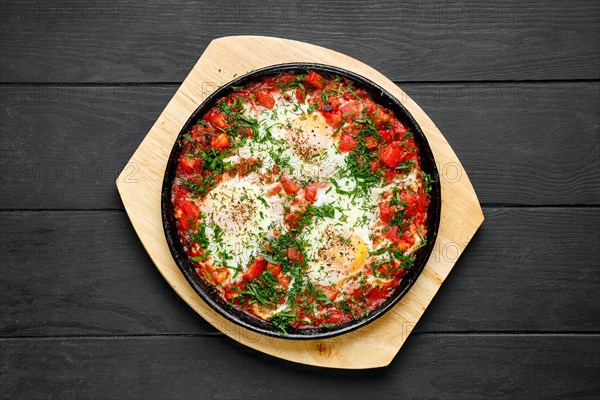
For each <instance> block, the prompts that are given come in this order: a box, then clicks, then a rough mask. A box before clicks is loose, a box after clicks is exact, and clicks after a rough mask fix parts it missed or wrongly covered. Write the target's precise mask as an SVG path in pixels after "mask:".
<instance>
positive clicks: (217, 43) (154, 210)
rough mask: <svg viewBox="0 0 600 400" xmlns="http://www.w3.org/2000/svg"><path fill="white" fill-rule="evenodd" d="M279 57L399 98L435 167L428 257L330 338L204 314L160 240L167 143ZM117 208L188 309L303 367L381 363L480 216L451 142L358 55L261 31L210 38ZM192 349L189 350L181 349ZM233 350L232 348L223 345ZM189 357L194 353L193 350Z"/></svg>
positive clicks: (131, 172)
mask: <svg viewBox="0 0 600 400" xmlns="http://www.w3.org/2000/svg"><path fill="white" fill-rule="evenodd" d="M288 62H317V63H323V64H329V65H334V66H338V67H341V68H345V69H347V70H350V71H354V72H356V73H358V74H361V75H363V76H365V77H366V78H368V79H370V80H372V81H373V82H375V83H377V84H378V85H380V86H382V87H383V88H385V89H386V90H387V91H388V92H389V93H391V94H392V95H394V96H395V97H396V98H397V99H399V100H400V101H401V102H402V104H404V106H405V107H406V108H407V109H408V111H409V112H410V113H411V114H412V115H413V116H414V118H415V119H416V121H417V122H418V123H419V125H420V126H421V128H422V129H423V132H424V133H425V135H426V136H427V139H428V141H429V144H430V146H431V149H432V150H433V154H434V156H435V159H436V163H437V165H438V169H439V173H440V180H441V182H440V183H441V188H442V215H441V221H440V229H439V233H438V238H437V241H436V244H435V247H434V249H433V252H432V255H431V257H430V259H429V261H428V263H427V265H426V267H425V269H424V270H423V272H422V273H421V275H420V277H419V279H418V280H417V281H416V282H415V284H414V285H413V287H412V288H411V290H410V291H409V292H408V293H407V294H406V296H405V297H404V298H403V299H402V300H401V301H400V302H399V303H398V304H397V305H396V306H395V307H394V308H393V309H392V310H390V311H389V312H388V313H386V314H385V315H384V316H382V317H381V318H379V319H378V320H376V321H375V322H373V323H371V324H369V325H367V326H365V327H363V328H361V329H358V330H356V331H354V332H350V333H347V334H345V335H341V336H338V337H334V338H330V339H323V340H308V341H292V340H286V339H276V338H272V337H267V336H264V335H261V334H258V333H255V332H252V331H249V330H247V329H244V328H241V327H239V326H237V325H235V324H233V323H232V322H229V321H228V320H226V319H225V318H223V317H221V316H220V315H218V314H217V313H216V312H215V311H213V310H212V309H211V308H210V307H209V306H208V305H206V303H204V301H202V300H201V299H200V297H199V296H198V295H197V294H196V293H195V292H194V290H193V289H192V288H191V286H190V285H189V284H188V282H187V281H186V279H185V278H184V276H183V275H182V274H181V272H180V271H179V269H178V268H177V265H176V264H175V261H174V260H173V258H172V257H171V253H170V251H169V248H168V246H167V242H166V240H165V235H164V232H163V226H162V219H161V211H160V193H161V186H162V181H163V175H164V172H165V167H166V164H167V159H168V157H169V153H170V151H171V148H172V146H173V144H174V142H175V139H176V137H177V135H178V134H179V131H180V130H181V128H182V127H183V125H184V123H185V122H186V120H187V119H188V118H189V117H190V115H191V114H192V113H193V111H194V110H195V109H196V108H197V107H198V105H199V104H200V103H201V102H202V101H203V100H204V99H205V98H206V97H207V96H208V95H209V94H210V93H211V92H213V91H214V90H215V89H217V88H218V87H219V86H221V85H222V84H224V83H226V82H228V81H230V80H232V79H233V78H234V77H236V76H239V75H242V74H245V73H247V72H250V71H251V70H253V69H256V68H260V67H266V66H269V65H274V64H281V63H288ZM117 188H118V190H119V193H120V195H121V199H122V200H123V204H124V206H125V209H126V210H127V214H128V215H129V218H130V220H131V223H132V224H133V227H134V228H135V230H136V232H137V234H138V236H139V238H140V240H141V241H142V244H143V245H144V247H145V248H146V251H147V252H148V254H149V255H150V257H151V258H152V260H153V261H154V264H155V265H156V267H157V268H158V270H159V271H160V273H161V274H162V275H163V277H164V278H165V279H166V280H167V282H169V284H170V285H171V286H172V287H173V289H174V290H175V292H177V294H178V295H179V296H181V297H182V298H183V299H184V300H185V301H186V303H187V304H189V305H190V306H191V307H192V308H193V309H194V310H196V312H197V313H198V314H200V315H201V316H202V317H203V318H204V319H205V320H207V321H208V322H209V323H210V324H211V325H213V326H214V327H215V328H217V329H219V330H220V331H221V332H223V333H224V334H226V335H227V336H229V337H230V338H232V339H233V340H236V341H238V342H240V343H242V344H244V345H246V346H249V347H252V348H254V349H256V350H259V351H262V352H264V353H267V354H270V355H272V356H275V357H279V358H283V359H286V360H289V361H294V362H298V363H303V364H310V365H316V366H322V367H331V368H375V367H383V366H386V365H388V364H389V363H390V362H391V361H392V360H393V358H394V356H395V355H396V354H397V353H398V350H400V347H402V344H403V343H404V341H405V340H406V338H407V337H408V335H409V334H410V333H411V331H412V330H413V328H414V326H415V324H416V323H417V321H418V320H419V318H421V316H422V315H423V313H424V312H425V309H426V308H427V306H428V305H429V303H430V302H431V300H432V299H433V296H434V295H435V294H436V293H437V291H438V289H439V288H440V286H441V285H442V283H443V282H444V280H445V279H446V277H447V276H448V274H449V273H450V270H452V267H453V266H454V264H455V263H456V261H457V260H458V257H459V256H460V254H461V253H462V251H463V250H464V249H465V247H466V246H467V244H468V243H469V241H470V240H471V238H472V237H473V235H474V234H475V232H476V231H477V229H478V228H479V226H480V225H481V223H482V222H483V213H482V211H481V207H480V205H479V201H478V200H477V196H476V194H475V191H474V190H473V187H472V185H471V182H470V180H469V177H468V176H467V174H466V172H465V170H464V168H463V167H462V165H461V163H460V161H459V160H458V158H457V157H456V155H455V154H454V151H452V148H451V147H450V145H449V144H448V142H447V141H446V139H445V138H444V136H443V135H442V134H441V132H440V131H439V130H438V129H437V127H436V126H435V124H434V123H433V122H432V121H431V120H430V119H429V117H428V116H427V115H426V114H425V112H423V110H421V108H420V107H419V106H418V105H417V104H416V103H415V102H414V101H413V100H412V99H411V98H410V97H408V96H407V95H406V93H404V92H403V91H402V90H401V89H400V88H398V86H396V85H395V84H394V83H393V82H392V81H390V80H389V79H388V78H386V77H385V76H383V75H382V74H381V73H379V72H377V71H376V70H374V69H373V68H371V67H369V66H368V65H366V64H363V63H362V62H360V61H357V60H355V59H353V58H350V57H348V56H346V55H344V54H341V53H337V52H335V51H332V50H329V49H326V48H323V47H318V46H314V45H311V44H307V43H302V42H297V41H292V40H286V39H278V38H271V37H263V36H231V37H224V38H220V39H216V40H213V41H212V42H211V43H210V44H209V46H208V47H207V48H206V50H205V51H204V53H203V54H202V56H201V57H200V59H199V60H198V62H197V63H196V65H195V66H194V68H193V69H192V71H191V72H190V73H189V75H188V76H187V78H186V79H185V81H184V82H183V83H182V85H181V87H180V88H179V90H177V93H175V95H174V96H173V98H172V99H171V101H170V102H169V104H168V105H167V107H166V108H165V109H164V111H163V112H162V114H161V115H160V117H159V118H158V120H157V121H156V123H155V124H154V126H152V128H151V129H150V131H149V132H148V134H147V135H146V137H145V138H144V140H143V141H142V143H141V144H140V146H139V147H138V148H137V150H136V151H135V153H134V154H133V156H132V157H131V160H129V163H128V164H127V165H126V166H125V168H124V169H123V171H122V172H121V174H120V175H119V177H118V179H117ZM190 351H198V349H190ZM232 351H235V350H232ZM198 357H202V354H201V352H200V351H198Z"/></svg>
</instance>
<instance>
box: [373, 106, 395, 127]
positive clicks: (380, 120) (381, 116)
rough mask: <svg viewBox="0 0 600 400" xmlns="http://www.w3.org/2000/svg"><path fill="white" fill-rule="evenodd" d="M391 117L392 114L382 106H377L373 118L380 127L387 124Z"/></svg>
mask: <svg viewBox="0 0 600 400" xmlns="http://www.w3.org/2000/svg"><path fill="white" fill-rule="evenodd" d="M391 119H392V114H391V113H390V112H389V111H388V110H384V109H383V108H381V107H377V108H376V109H375V110H374V112H373V120H374V122H375V124H376V125H377V127H378V128H382V127H385V126H387V125H388V122H390V120H391Z"/></svg>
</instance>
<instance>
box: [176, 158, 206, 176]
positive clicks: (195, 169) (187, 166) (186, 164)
mask: <svg viewBox="0 0 600 400" xmlns="http://www.w3.org/2000/svg"><path fill="white" fill-rule="evenodd" d="M179 164H181V166H182V167H183V170H184V171H185V172H187V173H188V174H193V173H200V172H202V160H200V159H198V158H192V157H188V156H181V157H179Z"/></svg>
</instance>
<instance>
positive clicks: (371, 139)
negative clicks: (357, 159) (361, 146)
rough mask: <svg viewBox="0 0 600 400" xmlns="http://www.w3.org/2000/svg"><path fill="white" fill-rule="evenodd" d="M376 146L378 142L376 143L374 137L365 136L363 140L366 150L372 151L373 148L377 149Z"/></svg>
mask: <svg viewBox="0 0 600 400" xmlns="http://www.w3.org/2000/svg"><path fill="white" fill-rule="evenodd" d="M378 144H379V142H378V141H377V139H376V138H375V136H367V137H366V138H365V145H366V146H367V149H374V148H375V147H377V145H378Z"/></svg>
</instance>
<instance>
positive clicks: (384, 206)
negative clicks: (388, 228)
mask: <svg viewBox="0 0 600 400" xmlns="http://www.w3.org/2000/svg"><path fill="white" fill-rule="evenodd" d="M379 214H380V215H381V220H382V221H383V222H385V223H386V224H387V223H389V222H390V221H391V220H392V218H393V217H394V215H395V214H396V209H395V207H394V206H391V205H390V203H379Z"/></svg>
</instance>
